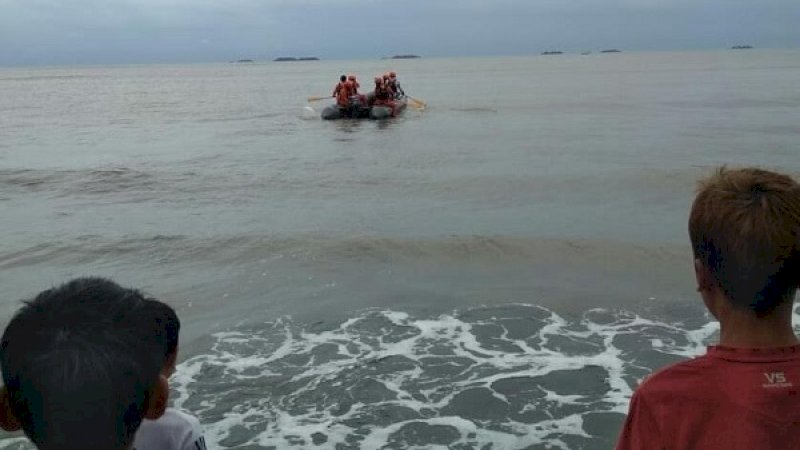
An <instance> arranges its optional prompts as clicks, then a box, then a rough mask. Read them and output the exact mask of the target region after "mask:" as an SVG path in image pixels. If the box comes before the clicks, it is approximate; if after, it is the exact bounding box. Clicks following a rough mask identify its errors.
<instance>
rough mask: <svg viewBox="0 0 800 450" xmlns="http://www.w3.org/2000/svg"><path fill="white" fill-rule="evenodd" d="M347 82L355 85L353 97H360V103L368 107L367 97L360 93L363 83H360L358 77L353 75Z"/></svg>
mask: <svg viewBox="0 0 800 450" xmlns="http://www.w3.org/2000/svg"><path fill="white" fill-rule="evenodd" d="M347 81H349V82H350V83H352V84H353V95H356V96H358V101H359V103H361V105H362V106H367V96H366V95H362V94H359V93H358V88H360V87H361V83H359V82H358V79H356V76H355V75H353V74H350V75H348V76H347Z"/></svg>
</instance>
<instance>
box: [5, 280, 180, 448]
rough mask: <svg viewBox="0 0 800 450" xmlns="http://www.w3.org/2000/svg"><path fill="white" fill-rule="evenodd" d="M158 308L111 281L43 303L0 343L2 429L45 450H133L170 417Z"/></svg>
mask: <svg viewBox="0 0 800 450" xmlns="http://www.w3.org/2000/svg"><path fill="white" fill-rule="evenodd" d="M160 309H161V308H160V307H159V306H158V302H156V301H154V300H151V299H147V298H145V297H144V296H143V295H142V294H141V293H140V292H138V291H136V290H132V289H125V288H122V287H120V286H118V285H117V284H115V283H113V282H111V281H109V280H106V279H102V278H79V279H76V280H73V281H70V282H68V283H66V284H64V285H62V286H60V287H57V288H53V289H48V290H46V291H44V292H42V293H40V294H39V295H37V296H36V298H34V299H33V300H31V301H28V302H26V304H25V305H24V306H23V307H22V308H21V309H20V310H19V311H17V313H16V314H15V315H14V317H13V318H12V319H11V321H10V322H9V324H8V326H7V327H6V329H5V332H4V333H3V337H2V340H1V341H0V366H1V367H2V372H3V382H4V384H5V386H3V388H2V389H1V390H0V425H2V427H3V428H4V429H5V430H8V431H14V430H18V429H20V428H21V429H22V430H23V431H24V432H25V434H26V435H27V436H28V438H29V439H30V440H31V441H33V443H34V444H35V445H36V447H38V448H39V449H40V450H87V449H92V450H128V449H130V448H131V447H132V444H133V439H134V436H135V434H136V430H137V429H138V428H139V425H140V423H141V422H142V419H144V418H147V419H151V420H155V419H158V418H159V417H161V416H162V415H163V414H164V410H165V409H166V405H167V398H168V396H169V383H168V381H167V377H165V376H164V375H163V374H162V373H161V370H162V366H163V362H164V361H163V358H164V350H163V349H164V347H163V344H162V343H161V342H160V341H161V340H160V339H159V335H160V334H161V332H160V328H161V327H162V326H163V319H161V317H160V315H161V313H160V312H159V310H160Z"/></svg>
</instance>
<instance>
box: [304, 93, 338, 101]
mask: <svg viewBox="0 0 800 450" xmlns="http://www.w3.org/2000/svg"><path fill="white" fill-rule="evenodd" d="M326 98H333V97H331V96H330V95H326V96H324V97H323V96H319V97H317V96H311V97H308V101H309V102H318V101H320V100H324V99H326Z"/></svg>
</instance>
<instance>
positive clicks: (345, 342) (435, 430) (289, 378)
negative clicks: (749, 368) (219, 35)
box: [0, 50, 800, 450]
mask: <svg viewBox="0 0 800 450" xmlns="http://www.w3.org/2000/svg"><path fill="white" fill-rule="evenodd" d="M389 69H392V70H396V71H397V72H398V74H399V77H400V79H401V82H402V83H403V86H404V89H405V90H406V91H407V92H408V93H409V94H410V95H412V96H414V97H416V98H419V99H421V100H424V101H425V102H427V104H428V107H427V108H426V109H425V110H424V111H418V110H415V109H412V108H409V109H408V110H406V111H405V112H404V114H403V115H402V116H401V117H399V118H397V119H395V120H392V121H386V122H371V121H363V122H352V121H342V122H323V121H321V120H319V118H318V114H319V111H320V110H321V109H322V107H324V105H325V104H326V102H328V101H329V100H323V101H320V102H315V103H307V102H306V98H307V97H308V96H312V95H325V94H327V93H328V92H329V91H330V90H332V88H333V85H334V84H335V82H336V80H337V78H338V75H340V74H341V73H346V72H354V73H356V74H358V75H359V77H360V78H361V79H363V80H365V81H364V83H363V84H365V85H367V84H368V80H369V79H370V78H371V76H372V75H373V74H377V73H382V72H384V71H386V70H389ZM798 79H800V52H798V51H792V50H787V51H775V50H753V51H718V52H686V53H666V52H665V53H622V54H610V55H607V54H594V55H588V56H577V55H575V56H573V55H561V56H547V57H545V56H539V57H516V58H468V59H467V58H461V59H458V58H454V59H419V60H403V61H320V62H303V63H257V64H212V65H181V66H169V65H150V66H113V67H89V66H83V67H52V68H3V69H0V208H2V211H3V214H2V215H0V230H2V231H0V233H2V234H1V235H0V286H2V287H3V296H2V298H0V319H2V322H3V323H6V322H7V320H8V318H9V317H10V316H11V314H12V313H13V311H14V310H16V308H17V307H18V305H19V300H20V299H23V298H26V297H29V296H32V295H34V294H35V293H36V292H38V291H39V290H41V289H44V288H46V287H49V286H52V285H53V284H57V283H60V282H62V281H65V280H67V279H69V278H70V277H74V276H80V275H89V274H91V275H104V276H109V277H112V278H114V279H115V280H117V281H119V282H120V283H122V284H125V285H129V286H134V287H139V288H142V289H144V290H146V291H148V292H149V293H151V294H153V295H155V296H157V297H159V298H161V299H163V300H164V301H167V302H169V303H170V304H172V305H173V306H175V307H176V309H177V310H178V312H179V314H180V316H181V319H182V321H183V325H184V326H183V333H182V343H181V347H182V350H181V353H182V357H181V360H182V364H181V365H180V367H179V370H178V373H177V374H176V375H175V377H174V378H173V380H172V381H173V387H174V392H173V401H174V403H175V404H176V405H177V406H180V407H181V408H183V409H185V410H187V411H190V412H192V413H194V414H196V415H197V416H198V417H199V418H200V419H201V422H202V423H203V424H204V426H205V429H206V435H207V436H206V440H207V442H208V443H209V445H210V447H211V448H238V449H248V450H250V449H261V448H341V449H344V448H364V449H372V448H376V449H377V448H387V449H391V448H452V449H473V448H474V449H523V448H564V449H603V448H609V447H611V446H612V445H613V442H614V440H615V438H616V435H617V433H618V431H619V426H620V424H621V422H622V420H623V418H624V412H625V410H626V407H627V401H628V398H629V397H630V395H631V393H632V390H633V389H634V388H635V386H636V384H637V383H638V381H639V380H640V379H641V378H642V377H644V376H645V375H646V374H648V373H650V372H651V371H652V370H655V369H657V368H659V367H662V366H664V365H665V364H669V363H671V362H674V361H677V360H680V359H682V358H686V357H691V356H693V355H697V354H700V353H702V351H703V346H704V345H705V344H707V343H708V342H711V341H713V339H714V336H715V333H716V330H717V327H716V324H715V323H714V322H711V321H710V319H709V318H708V316H707V315H705V314H704V312H703V309H702V306H701V305H700V301H699V300H698V299H697V298H696V293H695V292H694V282H693V279H692V273H691V256H690V251H689V247H688V245H687V240H688V238H687V236H686V219H687V215H688V207H689V205H690V203H691V200H692V193H693V190H694V186H695V182H696V180H697V179H698V178H699V177H702V176H703V175H704V174H707V173H709V172H710V171H711V170H713V168H714V167H716V166H719V165H722V164H728V165H731V166H741V165H759V166H763V167H768V168H780V169H781V170H783V171H787V172H789V173H792V174H794V175H798V173H800V158H798V157H797V155H798V153H800V144H798V143H799V142H800V139H799V138H800V93H799V92H798V91H797V89H796V81H797V80H798ZM0 437H1V438H0V448H30V446H29V445H27V444H26V443H25V442H24V439H22V438H20V437H19V436H18V435H8V434H3V435H2V436H0Z"/></svg>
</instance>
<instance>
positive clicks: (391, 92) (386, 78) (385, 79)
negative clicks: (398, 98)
mask: <svg viewBox="0 0 800 450" xmlns="http://www.w3.org/2000/svg"><path fill="white" fill-rule="evenodd" d="M390 80H391V78H390V77H389V72H386V73H385V74H383V85H384V86H385V87H386V90H388V91H389V96H390V97H391V98H394V94H395V92H394V89H392V85H391V83H390Z"/></svg>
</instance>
